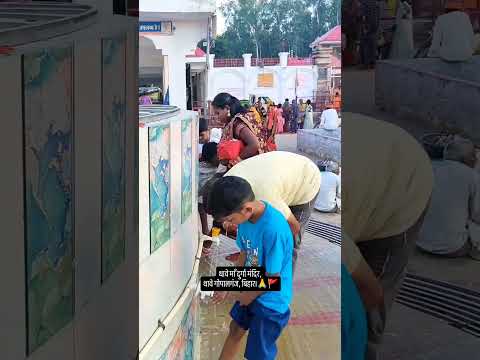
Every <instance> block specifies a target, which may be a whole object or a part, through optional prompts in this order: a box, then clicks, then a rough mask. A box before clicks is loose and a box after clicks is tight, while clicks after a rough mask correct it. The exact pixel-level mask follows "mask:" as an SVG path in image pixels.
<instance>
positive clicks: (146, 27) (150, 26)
mask: <svg viewBox="0 0 480 360" xmlns="http://www.w3.org/2000/svg"><path fill="white" fill-rule="evenodd" d="M172 30H173V26H172V22H171V21H141V22H140V23H139V32H156V33H167V34H169V33H171V32H172Z"/></svg>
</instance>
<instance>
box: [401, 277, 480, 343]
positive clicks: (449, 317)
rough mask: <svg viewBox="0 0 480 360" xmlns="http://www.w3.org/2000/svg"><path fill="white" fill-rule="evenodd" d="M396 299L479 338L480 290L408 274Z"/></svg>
mask: <svg viewBox="0 0 480 360" xmlns="http://www.w3.org/2000/svg"><path fill="white" fill-rule="evenodd" d="M396 302H398V303H399V304H402V305H405V306H407V307H409V308H411V309H414V310H417V311H421V312H423V313H425V314H428V315H431V316H433V317H436V318H438V319H442V320H444V321H446V322H448V324H449V325H451V326H453V327H456V328H458V329H460V330H462V331H464V332H466V333H469V334H471V335H474V336H476V337H480V293H478V292H476V291H473V290H470V289H466V288H462V287H459V286H456V285H452V284H449V283H445V282H442V281H438V280H433V279H428V278H425V277H422V276H418V275H414V274H410V273H407V274H406V276H405V279H404V281H403V284H402V287H401V289H400V292H399V294H398V296H397V298H396Z"/></svg>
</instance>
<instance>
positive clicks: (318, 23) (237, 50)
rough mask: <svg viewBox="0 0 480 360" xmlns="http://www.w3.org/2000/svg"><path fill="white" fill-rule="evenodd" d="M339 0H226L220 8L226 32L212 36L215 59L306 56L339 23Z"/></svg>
mask: <svg viewBox="0 0 480 360" xmlns="http://www.w3.org/2000/svg"><path fill="white" fill-rule="evenodd" d="M340 6H341V1H340V0H229V1H228V2H227V3H226V4H225V5H224V6H223V7H222V9H221V11H222V12H223V14H224V16H225V18H226V31H225V33H224V34H222V35H221V36H218V37H217V38H216V39H215V46H214V47H213V48H212V50H211V51H212V53H214V54H216V57H217V58H239V57H241V55H242V54H244V53H252V54H253V56H254V57H256V56H257V54H258V56H260V57H263V58H269V57H277V56H278V53H279V52H281V51H288V52H290V53H291V54H292V55H294V56H298V57H307V56H309V55H310V53H311V49H310V47H309V45H310V44H311V43H312V42H313V41H314V40H315V39H316V38H317V37H318V36H320V35H322V34H323V33H325V32H327V31H328V30H329V29H331V28H332V27H334V26H335V25H337V24H339V23H340V11H341V8H340Z"/></svg>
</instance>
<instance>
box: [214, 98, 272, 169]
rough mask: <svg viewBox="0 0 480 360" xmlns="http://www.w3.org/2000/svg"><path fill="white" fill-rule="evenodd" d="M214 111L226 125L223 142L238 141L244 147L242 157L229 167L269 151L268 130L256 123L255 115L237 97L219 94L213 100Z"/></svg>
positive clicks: (232, 162)
mask: <svg viewBox="0 0 480 360" xmlns="http://www.w3.org/2000/svg"><path fill="white" fill-rule="evenodd" d="M212 110H213V114H214V115H215V116H216V117H217V118H218V120H219V121H220V123H222V124H223V125H224V127H223V131H222V139H221V142H222V141H229V140H234V139H236V140H240V141H241V142H242V143H243V145H244V147H243V149H242V151H241V152H240V156H239V157H238V158H237V159H236V160H230V161H229V163H228V167H232V166H234V165H235V164H237V163H238V162H240V161H242V160H244V159H248V158H249V157H252V156H255V155H258V154H262V153H264V152H267V151H269V146H268V144H267V143H268V141H269V136H268V131H267V129H266V128H265V127H264V126H262V124H259V123H258V122H257V121H256V119H255V115H254V114H253V113H252V112H250V111H248V110H246V109H245V108H244V107H243V106H242V105H241V104H240V101H239V100H238V99H237V98H236V97H234V96H232V95H230V94H228V93H220V94H218V95H217V96H215V98H214V99H213V102H212Z"/></svg>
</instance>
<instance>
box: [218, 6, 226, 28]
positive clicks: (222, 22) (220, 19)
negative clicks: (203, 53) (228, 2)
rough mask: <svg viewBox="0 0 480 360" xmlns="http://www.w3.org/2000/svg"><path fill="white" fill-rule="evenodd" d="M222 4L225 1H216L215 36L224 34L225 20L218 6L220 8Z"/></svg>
mask: <svg viewBox="0 0 480 360" xmlns="http://www.w3.org/2000/svg"><path fill="white" fill-rule="evenodd" d="M224 2H225V0H217V35H221V34H223V33H224V32H225V18H224V17H223V14H222V12H221V11H220V6H222V4H223V3H224Z"/></svg>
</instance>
